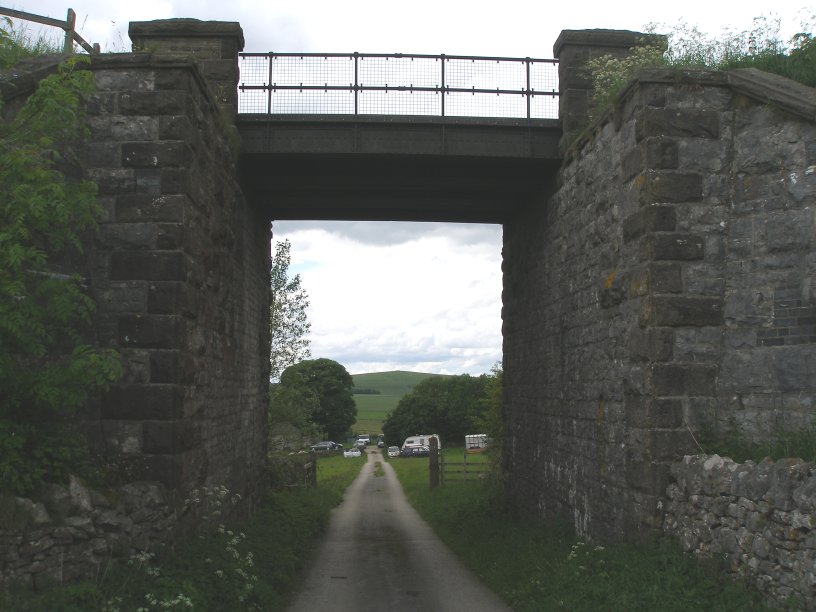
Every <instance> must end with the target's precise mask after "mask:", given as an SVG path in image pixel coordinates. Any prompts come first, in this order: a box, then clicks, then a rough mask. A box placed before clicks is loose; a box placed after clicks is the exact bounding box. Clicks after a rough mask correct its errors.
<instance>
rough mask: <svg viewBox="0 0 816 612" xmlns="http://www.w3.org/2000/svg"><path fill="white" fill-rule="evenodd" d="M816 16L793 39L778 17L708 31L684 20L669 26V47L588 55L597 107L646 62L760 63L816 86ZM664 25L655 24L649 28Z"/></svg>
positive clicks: (716, 66)
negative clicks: (786, 37)
mask: <svg viewBox="0 0 816 612" xmlns="http://www.w3.org/2000/svg"><path fill="white" fill-rule="evenodd" d="M814 22H816V16H813V17H811V18H810V19H809V20H808V21H805V22H803V23H802V24H801V28H802V29H801V32H799V33H797V34H796V35H794V36H793V37H792V38H791V39H790V40H789V41H787V42H785V41H783V40H782V37H781V34H780V29H781V23H780V21H779V20H778V19H768V18H766V17H758V18H755V19H754V22H753V27H752V28H751V29H750V30H745V31H741V32H732V31H725V32H723V33H721V34H720V35H719V36H716V37H709V36H707V35H706V34H704V33H702V32H701V31H700V30H699V29H697V28H696V27H694V26H690V25H688V24H687V23H684V22H681V23H680V24H678V25H677V26H674V27H672V28H668V30H669V33H668V35H667V37H668V41H669V45H668V49H667V50H666V51H665V52H664V50H663V49H662V48H660V47H659V46H657V45H655V44H648V40H644V41H643V43H644V44H643V45H642V46H640V47H635V48H634V49H632V52H631V55H630V56H629V57H625V58H622V59H621V58H615V57H613V56H611V55H603V56H600V57H597V58H593V59H591V60H589V61H588V62H587V64H586V67H587V70H588V71H589V73H590V75H591V77H592V84H593V87H594V88H595V92H594V101H595V110H596V113H597V111H598V110H600V109H602V108H605V107H607V106H608V105H609V104H611V103H612V102H613V101H614V99H615V97H616V95H617V93H618V92H619V91H620V90H621V89H622V88H623V86H624V85H625V84H626V83H628V82H629V81H630V80H631V79H632V78H633V77H634V76H635V75H636V74H637V73H638V72H639V71H641V70H643V69H644V68H653V67H674V68H705V69H709V70H731V69H734V68H758V69H760V70H764V71H766V72H773V73H775V74H779V75H782V76H785V77H787V78H790V79H794V80H796V81H799V82H801V83H804V84H805V85H809V86H811V87H814V86H816V38H814V36H813V33H812V31H813V26H814ZM659 29H664V27H663V26H660V25H657V24H650V25H648V26H647V27H646V30H647V31H648V32H649V33H653V32H656V31H657V30H659Z"/></svg>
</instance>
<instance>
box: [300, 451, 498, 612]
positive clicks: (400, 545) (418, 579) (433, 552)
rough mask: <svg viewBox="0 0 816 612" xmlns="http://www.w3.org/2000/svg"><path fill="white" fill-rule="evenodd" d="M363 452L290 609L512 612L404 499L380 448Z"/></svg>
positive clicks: (349, 611) (355, 611)
mask: <svg viewBox="0 0 816 612" xmlns="http://www.w3.org/2000/svg"><path fill="white" fill-rule="evenodd" d="M367 456H368V460H367V462H366V464H365V465H364V466H363V469H362V471H361V472H360V475H359V476H358V477H357V479H356V480H355V481H354V482H353V483H352V484H351V486H349V488H348V489H347V490H346V494H345V499H344V500H343V503H342V504H340V505H339V506H338V507H337V508H336V509H335V510H333V513H332V518H331V522H330V524H329V528H328V530H327V533H326V535H325V536H324V539H323V541H322V542H321V544H320V545H319V546H318V547H317V550H316V551H315V555H314V558H313V559H312V561H311V565H310V566H309V570H308V573H307V576H306V578H305V581H304V583H303V584H302V585H301V588H300V591H299V592H298V593H297V594H296V596H295V598H294V601H293V602H292V605H291V606H290V608H289V612H316V611H318V610H332V611H333V612H408V611H410V612H459V611H462V612H510V608H509V607H507V605H506V604H504V603H503V602H502V601H501V600H500V599H499V598H498V597H497V596H496V595H495V594H493V592H491V591H489V590H488V589H487V588H486V587H484V586H482V584H481V583H480V582H479V581H478V580H477V579H476V577H475V576H474V575H473V574H471V573H470V572H469V571H468V570H467V569H465V568H464V566H463V565H462V564H461V563H460V562H459V560H458V559H457V558H456V557H455V556H454V555H453V553H452V552H450V550H449V549H448V548H447V547H446V546H445V545H444V544H442V542H441V541H440V540H439V538H437V537H436V536H435V535H434V533H433V531H432V530H431V528H430V527H428V525H427V524H426V523H425V522H424V521H423V520H422V519H421V518H420V517H419V515H418V514H417V513H416V511H415V510H414V509H413V508H412V507H411V506H410V505H409V504H408V502H407V501H406V499H405V495H404V494H403V492H402V487H401V486H400V484H399V481H398V480H397V477H396V475H395V474H394V470H393V469H392V468H391V466H390V465H388V463H387V462H385V461H383V459H382V455H381V453H380V451H379V449H369V450H368V453H367ZM403 461H418V459H403ZM377 463H379V464H380V465H381V466H382V470H383V471H384V474H383V473H382V472H380V471H379V470H375V469H374V468H375V465H376V464H377ZM378 474H379V475H378Z"/></svg>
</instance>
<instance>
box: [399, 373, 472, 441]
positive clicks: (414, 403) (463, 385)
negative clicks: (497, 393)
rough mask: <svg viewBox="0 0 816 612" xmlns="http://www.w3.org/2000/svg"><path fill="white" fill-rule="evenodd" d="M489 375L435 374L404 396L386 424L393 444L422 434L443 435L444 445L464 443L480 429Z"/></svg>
mask: <svg viewBox="0 0 816 612" xmlns="http://www.w3.org/2000/svg"><path fill="white" fill-rule="evenodd" d="M487 380H488V379H487V377H486V376H479V377H475V378H474V377H472V376H470V375H468V374H462V375H460V376H434V377H431V378H426V379H424V380H422V381H420V382H419V383H418V384H417V385H416V386H415V387H414V388H413V389H412V390H411V391H410V392H409V393H407V394H406V395H404V396H403V397H402V399H400V401H399V404H397V407H396V409H395V410H394V412H392V413H391V414H390V415H388V418H387V419H386V420H385V423H383V433H384V434H385V437H386V439H387V440H388V441H389V442H391V443H392V444H397V443H399V442H402V440H404V439H405V438H407V437H408V436H412V435H414V434H418V433H426V434H431V433H435V434H439V435H440V436H441V438H442V442H443V444H457V443H462V444H464V437H465V434H468V433H474V431H475V430H477V429H479V428H480V427H479V424H480V418H481V417H482V415H483V414H484V412H485V405H484V403H483V401H482V398H483V396H484V393H485V386H486V384H487Z"/></svg>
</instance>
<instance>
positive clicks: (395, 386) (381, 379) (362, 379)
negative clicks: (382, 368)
mask: <svg viewBox="0 0 816 612" xmlns="http://www.w3.org/2000/svg"><path fill="white" fill-rule="evenodd" d="M431 376H444V375H443V374H426V373H424V372H404V371H402V370H396V371H393V372H371V373H370V374H352V375H351V377H352V379H354V386H355V387H359V388H360V389H377V390H378V391H379V392H380V393H382V394H383V395H396V396H399V397H402V396H403V395H405V394H406V393H408V392H409V391H410V390H411V389H413V388H414V387H415V386H416V384H417V383H418V382H419V381H421V380H422V379H424V378H430V377H431Z"/></svg>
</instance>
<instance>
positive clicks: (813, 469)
mask: <svg viewBox="0 0 816 612" xmlns="http://www.w3.org/2000/svg"><path fill="white" fill-rule="evenodd" d="M671 476H672V481H673V482H672V483H671V484H670V485H669V487H668V491H667V495H668V501H667V503H666V507H665V511H666V517H665V522H664V525H663V529H664V532H665V533H667V534H669V535H671V536H673V537H677V538H678V539H679V541H680V543H681V545H682V548H683V550H685V551H687V552H692V553H694V554H696V555H700V556H704V557H712V556H725V557H726V559H727V560H728V563H729V567H730V569H731V572H732V574H733V575H734V577H735V578H744V579H747V580H748V581H749V582H752V583H753V584H755V585H756V586H757V588H758V589H759V590H760V591H762V592H764V593H765V594H766V595H767V596H768V598H769V599H770V600H771V601H772V602H774V603H776V604H778V605H785V604H786V603H791V604H793V606H794V607H795V608H796V609H807V610H814V609H816V465H814V464H813V463H805V462H803V461H802V460H801V459H783V460H780V461H777V462H773V461H771V460H770V459H767V460H765V461H763V462H762V463H759V464H757V463H754V462H753V461H748V462H746V463H744V464H737V463H734V462H733V461H732V460H731V459H728V458H727V457H720V456H719V455H695V456H687V457H685V458H684V460H683V461H682V462H679V463H676V464H675V465H673V466H672V469H671Z"/></svg>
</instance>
